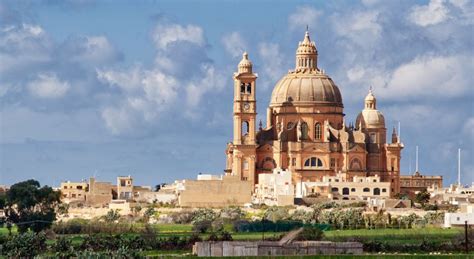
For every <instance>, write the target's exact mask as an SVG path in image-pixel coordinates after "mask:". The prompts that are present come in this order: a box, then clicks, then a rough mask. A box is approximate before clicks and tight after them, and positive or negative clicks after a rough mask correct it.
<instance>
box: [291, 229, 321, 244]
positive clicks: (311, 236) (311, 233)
mask: <svg viewBox="0 0 474 259" xmlns="http://www.w3.org/2000/svg"><path fill="white" fill-rule="evenodd" d="M323 235H324V234H323V231H321V229H319V228H317V227H312V226H304V227H303V231H302V232H301V233H299V234H298V238H297V239H298V240H300V241H318V240H321V239H322V238H323Z"/></svg>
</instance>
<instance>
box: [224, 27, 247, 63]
mask: <svg viewBox="0 0 474 259" xmlns="http://www.w3.org/2000/svg"><path fill="white" fill-rule="evenodd" d="M222 43H223V44H224V48H225V50H226V51H227V53H229V54H230V55H231V56H232V57H233V58H237V57H240V56H241V55H242V52H244V51H245V50H246V48H247V46H246V43H245V40H244V39H243V38H242V35H240V33H238V32H235V31H234V32H232V33H230V34H226V35H224V37H222Z"/></svg>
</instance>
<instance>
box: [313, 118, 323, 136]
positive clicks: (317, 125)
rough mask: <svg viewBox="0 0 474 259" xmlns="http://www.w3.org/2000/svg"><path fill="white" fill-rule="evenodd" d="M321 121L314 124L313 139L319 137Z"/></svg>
mask: <svg viewBox="0 0 474 259" xmlns="http://www.w3.org/2000/svg"><path fill="white" fill-rule="evenodd" d="M321 135H322V132H321V123H319V122H317V123H316V125H314V139H321Z"/></svg>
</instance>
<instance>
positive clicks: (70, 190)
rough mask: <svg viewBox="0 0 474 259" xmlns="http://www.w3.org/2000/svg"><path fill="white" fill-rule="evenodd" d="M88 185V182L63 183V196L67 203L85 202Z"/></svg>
mask: <svg viewBox="0 0 474 259" xmlns="http://www.w3.org/2000/svg"><path fill="white" fill-rule="evenodd" d="M87 187H88V184H87V183H86V182H70V181H67V182H63V183H61V187H60V190H61V194H62V197H63V199H64V200H65V201H66V202H68V203H69V202H73V201H78V202H79V201H85V200H86V192H87Z"/></svg>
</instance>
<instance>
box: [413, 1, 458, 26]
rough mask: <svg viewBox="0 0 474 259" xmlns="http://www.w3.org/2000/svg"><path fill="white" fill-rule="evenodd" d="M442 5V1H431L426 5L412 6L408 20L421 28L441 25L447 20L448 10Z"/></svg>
mask: <svg viewBox="0 0 474 259" xmlns="http://www.w3.org/2000/svg"><path fill="white" fill-rule="evenodd" d="M444 3H445V1H444V0H431V1H430V2H429V4H428V5H422V6H419V5H417V6H414V7H413V8H412V10H411V13H410V14H409V17H408V18H409V20H410V21H411V22H413V23H415V24H417V25H419V26H422V27H425V26H429V25H435V24H438V23H442V22H444V21H446V20H447V19H449V10H448V8H447V7H446V6H445V5H444Z"/></svg>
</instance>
